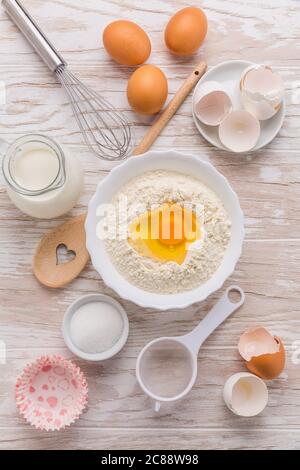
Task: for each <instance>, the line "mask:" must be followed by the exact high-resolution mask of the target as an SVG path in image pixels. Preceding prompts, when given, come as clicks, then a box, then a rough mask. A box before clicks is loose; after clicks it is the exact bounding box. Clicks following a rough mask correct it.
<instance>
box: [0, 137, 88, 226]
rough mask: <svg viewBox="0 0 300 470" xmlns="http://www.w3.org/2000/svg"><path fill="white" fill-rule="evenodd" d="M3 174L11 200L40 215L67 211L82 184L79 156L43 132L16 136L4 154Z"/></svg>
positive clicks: (18, 205)
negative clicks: (18, 137) (63, 147)
mask: <svg viewBox="0 0 300 470" xmlns="http://www.w3.org/2000/svg"><path fill="white" fill-rule="evenodd" d="M3 175H4V178H5V180H6V183H7V192H8V195H9V197H10V199H11V200H12V202H13V203H14V204H15V205H16V206H17V207H18V208H19V209H20V210H21V211H22V212H24V213H25V214H28V215H30V216H31V217H36V218H39V219H52V218H54V217H58V216H60V215H62V214H64V213H66V212H68V211H69V210H70V209H72V207H74V206H75V204H76V202H77V201H78V198H79V196H80V193H81V192H82V188H83V171H82V168H81V166H80V164H79V162H78V160H77V159H76V158H75V157H74V156H73V155H72V154H71V153H69V152H68V151H66V149H62V147H61V146H60V145H58V144H57V143H56V142H55V141H54V140H52V139H50V138H49V137H45V136H43V135H27V136H24V137H21V138H20V139H18V140H16V141H15V142H14V143H13V144H12V145H11V146H10V147H9V148H8V150H7V151H6V155H5V156H4V158H3Z"/></svg>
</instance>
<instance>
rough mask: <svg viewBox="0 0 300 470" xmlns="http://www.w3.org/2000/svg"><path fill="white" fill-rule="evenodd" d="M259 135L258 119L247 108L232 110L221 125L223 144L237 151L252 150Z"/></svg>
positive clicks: (220, 131)
mask: <svg viewBox="0 0 300 470" xmlns="http://www.w3.org/2000/svg"><path fill="white" fill-rule="evenodd" d="M259 136H260V124H259V121H258V119H256V117H255V116H253V115H252V114H250V113H249V112H248V111H245V110H236V111H231V112H230V113H229V114H228V115H227V116H226V117H225V119H224V120H223V121H222V122H221V124H220V127H219V138H220V141H221V142H222V144H223V145H224V146H225V147H226V148H227V149H229V150H232V151H233V152H237V153H240V152H249V151H250V150H252V149H253V148H254V147H255V145H256V144H257V142H258V139H259Z"/></svg>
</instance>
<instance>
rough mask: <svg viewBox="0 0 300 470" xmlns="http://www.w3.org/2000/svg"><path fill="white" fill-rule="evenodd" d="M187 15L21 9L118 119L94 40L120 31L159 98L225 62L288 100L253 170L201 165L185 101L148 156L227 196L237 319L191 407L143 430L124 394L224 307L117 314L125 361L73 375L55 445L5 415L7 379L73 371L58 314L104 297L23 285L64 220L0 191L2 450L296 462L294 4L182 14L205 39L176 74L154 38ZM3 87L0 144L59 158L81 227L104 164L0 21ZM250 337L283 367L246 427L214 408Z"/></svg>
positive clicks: (299, 25) (121, 79) (157, 5)
mask: <svg viewBox="0 0 300 470" xmlns="http://www.w3.org/2000/svg"><path fill="white" fill-rule="evenodd" d="M189 4H190V2H189V1H186V0H180V1H178V0H177V1H175V0H156V1H149V2H144V1H141V0H128V1H126V2H125V1H123V0H114V1H112V0H109V1H108V0H85V1H84V2H83V1H81V0H24V5H25V6H26V7H28V8H29V9H30V11H31V12H32V14H33V15H34V16H35V17H36V19H37V20H38V22H39V23H40V25H41V26H42V27H43V28H44V30H45V31H46V32H47V33H48V34H49V37H50V38H51V40H52V41H53V42H54V44H55V45H56V46H57V48H58V49H59V50H60V51H62V52H63V54H64V56H65V58H66V59H67V60H68V62H69V63H70V66H71V67H72V69H73V71H74V72H76V73H77V74H78V76H79V77H81V78H82V79H84V80H85V81H86V82H87V83H88V84H89V85H91V86H92V87H94V88H95V90H97V91H99V92H100V93H102V94H103V95H104V96H106V97H108V98H109V99H110V100H111V101H112V102H113V103H115V104H116V106H118V107H119V108H121V109H124V108H125V109H128V104H127V101H126V94H125V90H126V81H127V78H128V77H129V74H130V70H128V69H126V68H125V67H120V66H118V65H116V64H115V63H113V62H112V61H111V60H110V59H109V57H108V56H107V55H106V53H105V51H104V50H103V47H102V43H101V32H102V30H103V28H104V26H105V25H106V24H107V23H109V22H110V21H111V20H113V19H116V18H120V17H122V18H128V19H131V20H134V21H136V22H138V23H139V24H140V25H141V26H142V27H144V28H145V29H146V30H147V31H148V32H149V34H150V36H151V40H152V45H153V52H152V56H151V62H152V63H153V64H156V65H158V66H160V67H161V68H162V69H163V70H164V72H165V73H166V75H167V77H168V79H169V86H170V96H171V95H172V94H173V93H174V91H175V90H176V89H177V88H178V87H179V85H180V83H181V82H182V80H183V79H184V78H185V77H186V76H187V74H188V73H189V71H190V70H191V68H192V67H193V65H194V64H195V63H197V61H199V59H200V58H205V59H206V60H207V62H208V64H209V65H210V66H212V65H214V64H217V63H219V62H221V61H223V60H227V59H247V60H253V61H257V62H262V63H266V64H270V65H272V66H273V67H274V68H275V69H276V70H278V71H279V72H280V73H281V74H282V76H283V77H284V79H285V83H286V87H287V102H288V106H287V117H286V120H285V123H284V127H283V128H282V130H281V132H280V134H279V136H278V137H277V138H276V139H275V140H274V141H273V142H272V143H271V144H270V145H269V146H268V147H267V148H266V149H263V150H261V151H259V152H257V153H256V154H255V155H253V156H251V157H238V156H235V155H231V154H230V153H223V152H221V151H217V150H215V149H213V148H212V147H211V146H209V145H208V144H207V143H206V142H205V141H204V140H203V139H202V138H201V137H200V136H199V134H198V133H197V131H196V128H195V126H194V123H193V121H192V118H191V98H189V99H187V101H186V103H185V104H184V105H183V106H182V108H181V109H180V111H179V112H178V114H177V115H176V116H175V117H174V119H173V120H172V122H171V123H170V124H169V126H168V127H167V128H166V129H165V131H164V132H163V134H162V135H161V137H160V138H159V139H158V141H157V142H156V144H155V146H154V148H155V149H165V148H170V147H174V148H176V149H177V150H182V151H186V152H189V153H195V154H199V155H204V156H206V157H207V158H209V159H210V161H211V163H213V164H214V165H215V166H216V168H217V169H218V170H219V171H220V172H221V173H223V174H224V175H225V176H226V177H227V178H229V180H230V182H231V184H232V186H233V187H234V189H235V190H236V191H237V193H238V195H239V197H240V202H241V205H242V208H243V210H244V212H245V220H246V242H245V245H244V252H243V256H242V258H241V260H240V262H239V264H238V266H237V269H236V271H235V273H234V275H233V276H232V278H231V279H230V281H228V282H227V284H226V285H228V283H229V282H235V283H238V284H239V285H240V286H242V287H243V289H244V290H245V292H246V296H247V299H246V304H245V305H244V307H243V308H242V309H241V310H240V311H239V312H238V313H237V314H235V315H234V316H233V317H232V318H230V319H229V320H228V321H227V322H226V323H225V324H224V325H223V326H221V327H220V328H219V329H218V330H217V331H216V332H215V333H214V334H213V335H212V336H211V337H210V339H209V340H208V341H207V342H206V344H205V346H204V347H203V349H202V351H201V354H200V357H199V377H198V380H197V383H196V386H195V387H194V389H193V391H192V392H191V393H190V395H189V396H188V398H187V399H186V400H184V401H182V402H181V403H180V404H178V405H176V406H173V407H172V408H163V409H162V412H161V413H160V415H159V416H155V415H154V414H153V412H152V411H151V409H150V408H149V402H148V401H147V398H145V396H144V395H143V393H142V392H141V390H140V389H139V387H138V386H137V383H136V379H135V361H136V357H137V354H138V352H139V350H140V349H141V348H142V346H143V345H144V344H145V343H146V342H147V341H149V340H151V339H153V338H156V337H157V336H159V335H161V334H171V335H172V334H174V335H175V334H182V333H185V332H188V331H189V330H190V329H191V328H192V327H194V326H195V325H196V324H197V323H198V322H199V320H200V319H201V318H202V317H203V316H204V315H205V314H206V312H207V311H208V309H209V308H210V307H211V306H212V305H213V303H214V302H215V301H216V299H217V298H218V297H219V295H220V292H219V293H216V294H215V295H212V296H211V297H210V298H209V299H208V300H207V301H206V302H204V303H202V304H201V305H200V304H198V305H194V306H193V307H191V308H188V309H186V310H185V311H179V312H178V311H177V312H175V311H169V312H166V313H159V312H155V311H151V310H148V311H145V310H142V309H140V308H138V307H136V306H135V305H134V304H132V303H129V302H124V301H122V300H121V303H122V304H123V306H124V307H125V309H126V310H127V312H128V315H129V319H130V327H131V331H130V336H129V341H128V344H127V346H126V347H125V349H124V350H123V351H122V352H121V353H120V354H119V355H118V357H116V358H115V359H113V360H110V361H108V362H105V363H103V364H100V365H89V364H86V363H83V362H80V361H77V360H75V362H77V363H78V364H79V365H80V366H82V368H83V370H84V372H85V374H86V376H87V379H88V382H89V389H90V394H89V395H90V398H89V406H88V409H87V411H86V412H85V413H84V415H83V416H82V418H81V419H80V420H79V421H78V422H77V423H76V425H74V426H73V427H71V428H70V429H67V430H65V431H63V432H61V433H59V434H51V433H49V434H47V433H43V432H37V431H36V430H34V429H33V428H31V427H30V426H28V425H27V424H26V423H25V421H24V420H23V419H22V418H20V416H19V415H18V413H17V411H16V406H15V402H14V385H15V381H16V377H17V376H18V375H19V373H20V372H21V371H22V369H23V367H24V366H25V365H26V363H27V362H30V361H32V360H34V359H35V358H37V357H38V356H39V355H41V354H48V353H59V354H63V355H65V356H66V357H72V356H71V354H70V353H69V352H68V350H67V349H66V348H65V346H64V343H63V339H62V335H61V322H62V317H63V315H64V312H65V310H66V308H67V307H68V305H69V304H70V302H72V301H74V300H75V299H76V298H77V297H79V296H80V295H82V294H86V293H89V292H104V293H107V294H110V295H112V296H114V297H116V295H115V294H114V292H111V291H110V290H109V289H108V288H106V287H105V285H104V284H103V282H102V281H101V279H99V276H98V275H97V273H96V272H95V271H94V269H93V268H92V266H91V265H89V266H88V267H87V269H86V270H85V271H84V272H83V273H82V275H81V276H80V277H79V278H78V279H77V280H76V281H74V282H73V283H72V284H70V285H69V286H67V287H66V288H65V289H62V290H55V291H54V290H48V289H46V288H43V287H42V286H41V285H39V283H38V282H37V281H36V279H35V278H34V277H33V274H32V270H31V262H32V255H33V253H34V249H35V246H36V244H37V242H38V240H39V239H40V237H41V236H42V235H43V234H44V233H45V231H46V230H48V229H49V228H50V227H54V226H56V225H57V224H58V223H59V222H60V221H61V220H52V221H37V220H32V219H31V218H29V217H27V216H25V215H24V214H22V213H21V212H19V211H18V210H17V209H16V208H15V207H14V206H13V204H12V203H11V202H10V201H9V199H8V197H7V195H6V193H5V189H4V185H3V180H1V190H0V191H1V196H0V205H1V207H0V236H1V245H0V289H1V291H0V292H1V310H0V341H2V342H4V343H5V344H6V347H7V363H6V365H0V448H3V449H58V448H60V449H94V448H95V449H97V448H98V449H118V448H121V449H137V448H142V449H143V448H144V449H145V448H146V449H155V448H156V449H159V448H162V449H164V448H165V449H176V448H180V449H184V448H190V449H192V448H194V449H200V448H203V449H210V448H213V449H224V448H231V449H241V448H242V449H249V448H250V449H254V448H264V449H269V448H273V449H274V448H297V447H298V448H299V446H300V393H299V390H300V364H297V362H299V361H297V359H299V357H300V355H299V356H298V355H297V351H295V348H297V343H295V341H300V318H299V311H300V299H299V297H300V210H299V201H300V163H299V147H300V106H299V103H300V41H299V36H300V2H299V1H298V0H261V1H257V0H247V2H245V1H242V0H209V1H208V0H207V1H206V2H205V1H197V2H194V4H198V5H199V6H203V7H204V8H205V10H206V13H207V15H208V18H209V34H208V36H207V40H206V42H205V45H204V46H203V47H202V49H201V52H200V54H199V56H198V57H193V58H189V59H176V58H174V57H172V56H171V55H170V54H169V53H168V52H167V50H166V48H165V46H164V43H163V35H162V30H163V28H164V26H165V24H166V22H167V20H168V18H169V17H170V16H171V15H172V14H173V13H174V12H175V11H176V10H178V9H179V8H181V7H184V6H188V5H189ZM0 80H2V81H4V82H5V84H6V87H7V104H6V106H4V105H0V137H1V139H2V140H3V141H4V143H8V142H11V141H12V140H13V139H15V138H16V137H19V136H21V135H23V134H25V133H30V132H40V133H44V134H46V135H49V136H52V137H54V138H57V139H58V140H59V141H60V142H62V143H64V144H66V145H68V146H69V147H70V148H71V149H72V150H73V152H74V153H76V155H77V156H78V157H79V158H80V160H81V161H82V163H83V165H84V168H85V172H86V180H85V191H84V194H83V195H82V197H81V199H80V202H79V204H78V205H77V207H76V208H75V209H74V210H73V211H72V214H69V215H73V214H79V213H81V212H82V211H84V210H85V208H86V205H87V203H88V201H89V199H90V197H91V195H92V194H93V193H94V191H95V188H96V185H97V183H98V181H99V180H100V179H101V178H103V176H105V174H107V172H108V171H109V170H110V169H111V168H112V164H110V163H105V162H102V161H98V160H97V159H95V158H94V157H93V156H92V155H90V154H89V152H88V151H87V149H86V147H85V146H84V144H83V141H82V138H81V137H80V135H79V134H78V132H77V127H76V123H75V122H74V119H73V118H72V112H71V109H70V106H69V105H68V103H67V99H66V96H65V94H64V92H63V91H62V90H61V89H60V86H59V85H58V83H57V82H56V80H55V77H53V76H52V75H51V73H50V72H49V71H48V70H47V68H46V67H45V66H44V64H43V63H42V62H41V61H40V59H39V58H38V57H37V56H36V54H35V53H34V52H33V51H32V49H31V47H30V46H29V45H28V44H27V43H26V41H25V40H24V38H23V37H22V36H21V34H20V32H19V31H18V30H17V29H16V27H15V26H13V24H12V22H11V21H10V20H9V19H8V18H7V16H6V15H5V14H4V12H3V10H2V8H1V11H0ZM131 117H132V119H133V120H134V123H135V129H136V139H137V141H138V140H139V139H140V138H141V137H142V135H143V134H144V133H145V130H146V125H147V124H148V123H147V121H145V120H143V119H142V118H139V117H137V116H136V115H133V114H132V115H131ZM148 122H149V121H148ZM4 143H3V147H2V151H3V149H4V147H5V145H4ZM69 215H68V216H69ZM62 220H63V219H62ZM256 324H261V325H264V326H266V327H267V328H269V329H270V331H272V332H273V333H274V334H277V335H278V336H281V337H282V339H283V340H284V342H285V344H286V347H287V367H286V370H285V372H284V373H283V374H282V375H281V377H280V378H278V379H277V380H275V381H273V382H271V383H270V384H269V391H270V403H269V406H268V408H267V409H266V410H265V412H264V413H263V414H262V415H260V416H259V417H257V418H255V419H251V420H248V419H241V418H238V417H235V416H233V415H232V414H231V413H230V412H229V411H228V410H227V409H226V408H225V406H224V404H223V400H222V388H223V384H224V381H225V380H226V378H227V377H228V376H229V375H230V374H232V373H234V372H238V371H243V370H245V367H244V365H243V363H242V361H241V360H240V359H239V356H238V353H237V348H236V345H237V341H238V338H239V336H240V334H241V333H242V332H243V331H244V330H245V329H246V328H247V327H250V326H252V325H256ZM1 344H2V343H1ZM299 347H300V342H299V343H298V348H299Z"/></svg>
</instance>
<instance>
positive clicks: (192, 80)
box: [132, 62, 207, 155]
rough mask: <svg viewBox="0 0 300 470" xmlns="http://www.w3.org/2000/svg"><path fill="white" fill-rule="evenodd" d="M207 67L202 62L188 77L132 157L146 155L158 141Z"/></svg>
mask: <svg viewBox="0 0 300 470" xmlns="http://www.w3.org/2000/svg"><path fill="white" fill-rule="evenodd" d="M206 68H207V65H206V63H205V62H200V64H199V65H198V66H197V67H196V68H195V69H194V70H193V72H192V73H191V74H190V75H189V76H188V78H187V79H186V80H185V82H184V83H183V85H182V86H181V87H180V88H179V90H178V91H177V93H176V94H175V96H174V97H173V99H172V100H171V101H170V103H169V104H168V106H167V107H166V109H165V110H164V111H163V112H162V114H161V115H160V116H159V118H158V119H157V120H156V121H155V123H154V124H153V125H152V126H151V127H150V129H149V131H148V132H147V133H146V135H145V136H144V137H143V139H142V141H141V142H140V143H139V145H138V146H137V147H136V148H135V150H134V151H133V152H132V155H140V154H141V153H145V152H146V151H147V150H149V148H150V147H151V145H152V144H153V142H154V141H155V140H156V139H157V137H158V136H159V134H160V133H161V131H162V130H163V128H164V127H165V126H166V125H167V124H168V122H169V121H170V119H171V118H172V117H173V116H174V114H175V113H176V111H177V110H178V108H179V107H180V106H181V104H182V103H183V102H184V100H185V98H186V97H187V96H188V94H189V93H190V92H191V90H192V89H193V88H194V87H195V85H196V84H197V83H198V81H199V80H200V78H201V77H202V76H203V75H204V73H205V72H206Z"/></svg>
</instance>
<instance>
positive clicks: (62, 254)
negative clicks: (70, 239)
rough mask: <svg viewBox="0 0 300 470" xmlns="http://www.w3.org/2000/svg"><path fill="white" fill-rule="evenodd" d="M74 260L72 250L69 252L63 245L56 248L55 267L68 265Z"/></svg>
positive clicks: (74, 255)
mask: <svg viewBox="0 0 300 470" xmlns="http://www.w3.org/2000/svg"><path fill="white" fill-rule="evenodd" d="M75 258H76V253H75V251H74V250H69V249H68V247H67V246H66V245H65V244H64V243H60V244H59V245H58V246H57V247H56V265H57V266H59V265H60V264H66V263H70V262H71V261H73V260H74V259H75Z"/></svg>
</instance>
